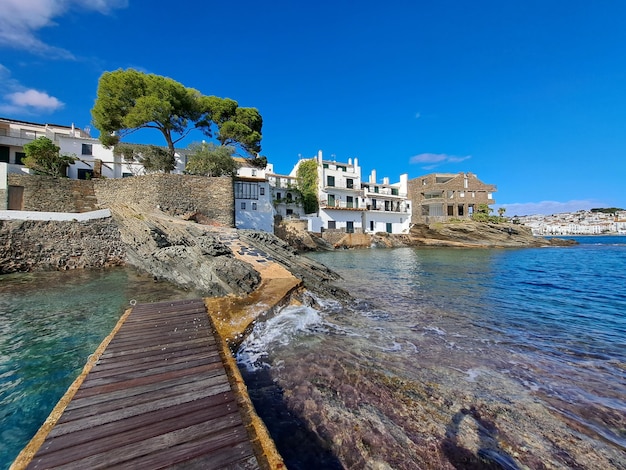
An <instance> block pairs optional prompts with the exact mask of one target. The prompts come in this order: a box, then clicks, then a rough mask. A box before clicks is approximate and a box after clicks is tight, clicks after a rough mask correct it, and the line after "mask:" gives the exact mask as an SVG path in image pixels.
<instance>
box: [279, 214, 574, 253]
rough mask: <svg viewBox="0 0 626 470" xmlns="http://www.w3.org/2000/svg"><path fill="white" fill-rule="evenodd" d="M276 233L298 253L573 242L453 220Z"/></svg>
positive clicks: (509, 226) (520, 228)
mask: <svg viewBox="0 0 626 470" xmlns="http://www.w3.org/2000/svg"><path fill="white" fill-rule="evenodd" d="M277 234H278V235H279V236H280V237H281V238H282V239H283V240H284V241H285V242H287V243H289V245H291V246H292V247H294V248H295V249H297V250H299V251H311V250H317V249H337V248H395V247H403V246H448V247H460V248H474V247H482V248H513V247H517V248H521V247H541V246H569V245H573V244H576V242H575V241H573V240H566V239H561V238H543V237H536V236H534V235H533V234H532V231H531V230H530V229H529V228H528V227H525V226H523V225H519V224H512V223H507V222H503V223H485V222H475V221H473V220H469V219H468V220H463V221H461V220H457V221H451V222H445V223H443V222H438V223H434V224H430V225H428V224H415V225H413V226H412V227H411V229H410V231H409V233H406V234H390V233H385V232H378V233H374V234H364V233H358V234H355V233H344V232H339V231H335V232H324V233H322V234H321V238H320V237H318V236H316V235H315V234H311V233H309V232H306V231H303V230H299V231H298V230H294V229H293V228H291V229H290V230H282V231H278V232H277Z"/></svg>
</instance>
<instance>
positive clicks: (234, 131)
mask: <svg viewBox="0 0 626 470" xmlns="http://www.w3.org/2000/svg"><path fill="white" fill-rule="evenodd" d="M91 115H92V118H93V124H94V126H95V127H96V128H97V129H98V130H99V131H100V140H101V142H102V143H103V144H104V145H106V146H113V145H116V144H118V143H119V142H120V141H121V140H122V139H124V137H126V136H127V135H128V134H130V133H132V132H134V131H136V130H138V129H156V130H158V131H159V132H161V134H162V135H163V137H164V138H165V142H166V143H167V149H168V153H169V154H170V156H171V158H172V159H173V158H174V152H175V145H176V144H177V143H178V142H180V141H181V140H182V139H184V138H185V137H186V136H187V135H188V134H189V132H191V131H192V130H194V129H197V130H199V131H201V132H202V133H204V134H205V135H206V136H207V137H210V138H215V139H216V140H217V141H218V142H220V144H221V145H223V146H226V145H228V146H232V147H234V148H239V149H241V150H242V151H243V152H245V153H246V154H248V155H250V156H252V157H255V156H256V154H257V153H258V152H259V151H260V150H261V138H262V135H261V128H262V126H263V119H262V118H261V115H260V114H259V112H258V110H257V109H255V108H244V107H239V105H238V103H237V102H236V101H234V100H232V99H229V98H219V97H217V96H205V95H202V94H201V93H200V92H199V91H198V90H195V89H193V88H188V87H185V86H184V85H182V84H180V83H178V82H177V81H175V80H173V79H171V78H168V77H162V76H160V75H155V74H146V73H143V72H139V71H137V70H133V69H127V70H122V69H119V70H116V71H113V72H105V73H103V74H102V76H101V77H100V80H99V82H98V94H97V98H96V102H95V104H94V107H93V109H92V110H91Z"/></svg>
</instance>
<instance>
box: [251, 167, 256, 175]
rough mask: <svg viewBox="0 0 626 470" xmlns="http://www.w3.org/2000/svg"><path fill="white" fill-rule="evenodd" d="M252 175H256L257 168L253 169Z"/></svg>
mask: <svg viewBox="0 0 626 470" xmlns="http://www.w3.org/2000/svg"><path fill="white" fill-rule="evenodd" d="M252 176H256V170H255V169H254V168H253V169H252Z"/></svg>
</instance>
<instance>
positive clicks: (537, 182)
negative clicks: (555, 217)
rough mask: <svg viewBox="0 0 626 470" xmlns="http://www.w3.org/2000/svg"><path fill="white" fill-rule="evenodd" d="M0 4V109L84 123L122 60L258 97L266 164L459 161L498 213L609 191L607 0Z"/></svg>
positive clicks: (615, 177) (612, 101) (620, 142)
mask: <svg viewBox="0 0 626 470" xmlns="http://www.w3.org/2000/svg"><path fill="white" fill-rule="evenodd" d="M0 7H1V10H2V15H1V17H0V116H2V117H8V118H13V119H20V120H27V121H34V122H42V123H43V122H49V123H55V124H63V125H71V124H72V123H74V124H75V125H76V126H78V127H85V126H89V125H90V123H91V114H90V110H91V108H92V106H93V103H94V99H95V96H96V92H97V83H98V78H99V77H100V75H101V74H102V73H103V72H105V71H111V70H116V69H119V68H124V69H125V68H135V69H138V70H141V71H144V72H149V73H155V74H159V75H165V76H168V77H171V78H173V79H174V80H176V81H178V82H180V83H182V84H184V85H186V86H189V87H193V88H196V89H197V90H199V91H200V92H201V93H203V94H206V95H217V96H221V97H229V98H232V99H235V100H237V101H238V102H239V104H240V105H241V106H250V107H256V108H258V109H259V111H260V113H261V115H262V116H263V120H264V125H263V141H262V147H263V149H262V152H261V153H262V154H263V155H266V156H267V157H268V159H269V161H270V162H272V163H274V167H275V170H276V171H277V172H280V173H288V172H289V171H290V170H291V168H292V167H293V165H294V164H295V162H296V161H297V160H298V156H299V155H301V156H302V157H307V158H308V157H312V156H313V155H315V154H316V152H317V150H319V149H321V150H323V152H324V155H325V156H326V157H329V158H330V157H331V155H334V156H335V158H336V159H337V160H338V161H347V160H348V158H354V157H358V158H359V162H360V164H361V166H362V167H363V176H364V178H366V177H367V175H369V172H370V171H371V170H372V169H376V170H377V174H378V176H379V178H382V177H384V176H388V177H389V178H390V179H391V181H392V182H394V181H398V179H399V175H400V174H401V173H408V174H409V178H415V177H418V176H421V175H424V174H427V173H431V172H445V173H456V172H460V171H470V172H473V173H475V174H477V175H478V177H479V178H480V179H481V180H482V181H484V182H486V183H490V184H496V185H497V187H498V192H497V193H496V195H495V198H496V200H497V206H496V207H498V206H500V205H503V206H504V207H506V209H507V215H515V214H518V215H523V214H531V213H554V212H563V211H569V210H579V209H589V208H592V207H613V206H617V207H622V208H625V209H626V2H624V1H622V0H600V1H580V0H558V1H557V0H541V1H536V0H525V1H523V2H508V1H501V0H493V1H488V0H475V1H461V0H439V1H436V2H426V1H418V0H414V1H395V0H390V1H388V2H374V1H368V0H363V1H361V2H352V1H350V2H348V1H343V0H336V1H326V0H317V1H315V2H297V1H286V0H275V1H271V2H259V1H248V0H241V1H239V2H223V1H222V2H213V1H210V0H207V1H199V0H198V1H180V2H169V1H168V2H165V1H163V0H150V1H148V0H91V1H87V0H0ZM92 134H93V135H97V134H98V132H97V131H96V130H95V129H92ZM138 138H141V139H142V141H146V140H147V141H151V142H152V143H155V144H164V141H163V140H162V137H161V135H160V134H158V133H157V132H156V131H155V133H154V134H146V133H142V134H141V136H138ZM200 139H201V137H200V136H198V137H197V138H196V139H195V140H200Z"/></svg>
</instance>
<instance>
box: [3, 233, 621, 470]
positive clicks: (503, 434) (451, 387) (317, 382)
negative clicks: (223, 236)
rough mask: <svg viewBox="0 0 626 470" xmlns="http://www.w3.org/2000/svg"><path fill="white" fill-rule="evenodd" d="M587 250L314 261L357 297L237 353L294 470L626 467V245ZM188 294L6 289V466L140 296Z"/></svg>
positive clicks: (116, 283) (82, 284) (592, 241)
mask: <svg viewBox="0 0 626 470" xmlns="http://www.w3.org/2000/svg"><path fill="white" fill-rule="evenodd" d="M578 241H579V242H580V244H579V245H576V246H572V247H559V248H557V247H554V248H536V249H535V248H531V249H528V248H527V249H449V248H398V249H371V250H342V251H335V252H328V253H314V254H311V255H310V256H311V257H312V258H314V259H316V260H317V261H320V262H323V263H324V264H326V265H327V266H329V267H330V268H332V269H335V270H337V271H338V272H339V273H340V274H341V276H342V279H341V281H339V285H341V286H342V287H343V288H345V289H347V290H348V291H350V292H351V294H352V295H353V297H354V300H353V301H351V302H349V303H347V304H340V303H338V302H336V301H333V300H331V299H323V298H319V297H315V296H309V297H306V298H305V299H304V303H303V305H301V306H294V305H292V306H288V307H285V308H284V309H283V310H282V311H280V312H278V314H277V315H276V316H274V317H272V318H269V319H268V320H267V321H265V322H259V323H258V324H257V325H256V327H255V328H254V330H253V331H252V333H251V335H250V336H249V337H248V339H247V340H246V341H245V342H244V343H243V345H242V347H241V348H240V350H239V351H238V353H237V357H238V360H239V363H240V365H241V369H242V371H243V373H244V376H245V379H246V383H247V384H248V386H249V390H250V395H251V397H252V398H253V400H254V403H255V406H256V407H257V411H258V412H259V414H260V415H261V416H262V418H263V419H264V421H265V422H266V424H267V425H268V427H269V429H270V431H271V433H272V436H273V437H274V439H275V440H276V442H277V445H278V447H279V451H280V452H281V454H282V455H283V457H284V458H285V460H286V462H287V466H288V468H290V469H292V470H293V469H299V468H300V469H305V468H315V469H318V468H399V469H402V468H406V469H414V468H425V469H428V468H449V469H453V468H524V466H526V467H528V468H544V466H548V467H552V468H589V469H596V468H598V469H599V468H602V469H606V468H608V469H610V468H621V469H623V468H626V425H625V424H624V423H625V422H626V403H625V397H626V294H625V291H624V287H625V286H626V272H625V269H626V238H624V237H586V238H578ZM189 296H196V295H195V294H193V293H187V292H183V291H180V290H177V289H176V288H173V287H172V286H169V285H167V284H162V283H155V282H154V281H153V280H152V279H151V278H145V277H142V276H139V275H137V274H134V273H133V272H131V271H128V270H124V269H113V270H106V271H92V272H89V271H73V272H66V273H40V274H17V275H9V276H2V277H0V469H5V468H8V466H9V465H10V463H11V462H12V461H13V459H14V458H15V456H16V455H17V454H18V453H19V451H20V450H21V449H22V448H23V447H24V446H25V445H26V444H27V443H28V440H29V439H30V438H31V437H32V435H34V433H35V432H36V431H37V429H38V427H39V426H40V425H41V424H42V423H43V421H44V420H45V419H46V417H47V416H48V414H49V413H50V411H51V410H52V408H53V407H54V405H55V404H56V402H57V401H58V399H59V398H60V397H61V396H62V394H63V393H64V392H65V391H66V389H67V387H68V386H69V385H70V384H71V382H72V381H73V380H74V378H75V377H76V376H77V375H78V373H79V372H80V370H81V369H82V367H83V365H84V364H85V362H86V361H87V358H88V356H89V355H90V354H92V353H93V352H94V350H95V349H96V348H97V346H98V344H99V343H100V342H101V341H102V339H103V338H104V337H105V336H106V335H107V334H108V333H109V332H110V331H111V329H112V327H113V326H114V325H115V323H116V322H117V320H118V319H119V317H120V316H121V315H122V313H123V311H124V310H125V309H126V308H127V307H128V306H129V305H130V304H129V302H130V301H131V300H133V299H134V300H136V301H137V302H140V303H141V302H151V301H159V300H165V299H168V298H184V297H189ZM476 456H481V458H482V459H483V460H477V458H476ZM485 459H486V460H485Z"/></svg>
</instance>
